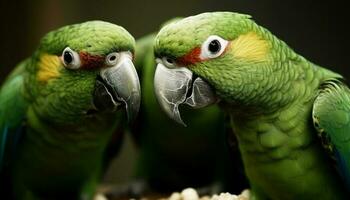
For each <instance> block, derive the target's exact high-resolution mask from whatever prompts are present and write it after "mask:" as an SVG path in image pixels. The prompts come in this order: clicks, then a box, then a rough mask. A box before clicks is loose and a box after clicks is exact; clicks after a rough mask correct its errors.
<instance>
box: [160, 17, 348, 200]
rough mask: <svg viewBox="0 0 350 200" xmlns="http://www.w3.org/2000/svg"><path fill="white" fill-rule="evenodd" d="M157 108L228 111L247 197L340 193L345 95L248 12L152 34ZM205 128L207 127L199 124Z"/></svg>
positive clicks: (175, 112)
mask: <svg viewBox="0 0 350 200" xmlns="http://www.w3.org/2000/svg"><path fill="white" fill-rule="evenodd" d="M154 51H155V56H156V59H157V63H158V65H157V69H156V72H155V78H154V84H155V88H156V90H155V91H156V95H157V98H158V101H159V102H160V105H161V106H162V108H163V110H164V111H165V112H166V113H167V114H168V116H170V117H171V118H172V119H174V120H176V121H178V122H180V123H183V121H182V119H181V117H180V113H179V109H178V107H179V105H188V106H190V107H194V108H201V107H205V106H208V105H210V104H213V103H217V104H219V105H220V107H221V108H222V109H223V110H225V111H226V112H227V113H229V115H230V119H231V127H232V129H233V133H234V134H235V135H236V136H237V140H238V145H239V149H240V153H241V155H242V159H243V163H244V168H245V172H246V175H247V177H248V179H249V182H250V185H251V199H348V198H349V196H348V195H349V194H348V191H349V182H350V181H349V180H350V178H349V177H350V176H349V172H350V140H349V138H350V91H349V89H348V88H347V86H345V84H344V83H343V78H342V76H341V75H339V74H337V73H334V72H332V71H330V70H327V69H325V68H322V67H320V66H317V65H315V64H313V63H311V62H310V61H308V60H306V59H305V58H304V57H302V56H300V55H298V54H297V53H295V52H294V51H293V50H292V49H291V48H290V47H289V46H288V45H287V44H285V43H284V42H283V41H281V40H279V39H278V38H277V37H275V36H274V35H273V34H272V33H270V32H269V31H268V30H266V29H265V28H263V27H261V26H259V25H257V24H256V23H255V22H254V21H253V20H251V17H250V16H248V15H243V14H239V13H232V12H212V13H203V14H199V15H196V16H192V17H188V18H185V19H183V20H180V21H178V22H176V23H172V24H169V25H167V26H165V27H163V28H162V29H161V30H160V32H159V33H158V35H157V36H156V39H155V43H154ZM202 126H206V127H207V128H210V127H209V125H208V124H202Z"/></svg>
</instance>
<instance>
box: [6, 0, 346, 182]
mask: <svg viewBox="0 0 350 200" xmlns="http://www.w3.org/2000/svg"><path fill="white" fill-rule="evenodd" d="M206 11H235V12H241V13H246V14H250V15H252V16H253V18H254V19H255V21H256V22H257V23H259V24H260V25H263V26H265V27H266V28H268V29H269V30H270V31H271V32H273V33H274V34H275V35H277V36H278V37H279V38H281V39H283V40H284V41H285V42H287V43H288V44H289V45H290V46H291V47H292V48H293V49H295V50H296V51H297V52H298V53H300V54H301V55H303V56H305V57H306V58H308V59H309V60H311V61H313V62H314V63H317V64H319V65H321V66H325V67H327V68H330V69H332V70H334V71H336V72H339V73H341V74H343V75H344V76H345V77H346V78H350V69H349V67H350V66H349V64H348V60H349V56H348V54H349V50H350V48H349V46H348V45H349V32H348V31H347V30H348V26H349V24H350V23H349V19H350V17H349V15H348V13H349V11H348V7H347V6H346V5H345V3H342V2H340V1H312V0H304V1H298V0H294V1H293V0H289V1H287V0H286V1H280V0H279V1H277V0H275V1H272V0H271V1H270V0H202V1H200V0H177V1H174V0H173V1H166V0H154V1H142V0H139V1H137V0H120V1H116V0H99V1H93V0H74V1H73V0H62V1H59V0H31V1H29V0H11V1H4V0H1V1H0V20H1V23H0V52H1V53H0V61H1V62H0V83H1V82H2V81H3V80H4V78H5V76H6V75H7V74H8V73H9V72H10V70H11V69H12V68H13V67H14V66H15V65H16V63H18V62H19V61H20V60H22V59H24V58H26V57H27V56H30V55H31V53H32V52H33V51H34V50H35V49H36V47H37V45H38V42H39V40H40V38H41V37H42V36H43V35H44V34H45V33H46V32H48V31H50V30H53V29H56V28H58V27H61V26H63V25H67V24H72V23H78V22H83V21H87V20H96V19H99V20H106V21H109V22H112V23H116V24H119V25H121V26H123V27H125V28H126V29H127V30H128V31H129V32H130V33H131V34H132V35H134V37H135V38H139V37H142V36H143V35H146V34H148V33H151V32H153V31H156V30H157V29H158V27H159V26H160V24H162V23H163V22H164V21H166V20H168V19H170V18H172V17H175V16H189V15H194V14H198V13H201V12H206ZM136 158H137V151H136V150H135V148H134V147H133V144H132V142H131V141H130V139H127V140H126V142H125V143H124V144H123V148H122V153H121V154H120V155H119V157H118V159H116V160H115V161H114V162H113V165H112V166H111V169H110V171H109V172H108V173H107V175H106V179H105V181H106V182H108V183H116V182H118V183H121V182H125V181H128V180H129V179H130V177H131V175H132V171H133V164H134V163H135V159H136Z"/></svg>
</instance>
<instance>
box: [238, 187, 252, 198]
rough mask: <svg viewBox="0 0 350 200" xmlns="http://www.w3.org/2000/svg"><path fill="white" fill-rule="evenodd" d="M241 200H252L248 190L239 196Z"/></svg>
mask: <svg viewBox="0 0 350 200" xmlns="http://www.w3.org/2000/svg"><path fill="white" fill-rule="evenodd" d="M238 197H239V199H241V200H245V199H247V200H248V199H250V191H249V190H248V189H245V190H243V191H242V193H241V194H240V195H239V196H238Z"/></svg>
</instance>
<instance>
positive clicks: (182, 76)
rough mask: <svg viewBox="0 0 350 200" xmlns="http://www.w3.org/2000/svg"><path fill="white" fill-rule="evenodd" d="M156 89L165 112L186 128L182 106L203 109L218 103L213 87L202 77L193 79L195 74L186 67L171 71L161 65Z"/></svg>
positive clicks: (158, 68) (155, 85)
mask: <svg viewBox="0 0 350 200" xmlns="http://www.w3.org/2000/svg"><path fill="white" fill-rule="evenodd" d="M193 79H194V80H193ZM154 89H155V93H156V97H157V99H158V102H159V104H160V106H161V107H162V109H163V110H164V112H165V113H166V114H167V115H168V116H169V117H170V118H172V119H173V120H175V121H176V122H178V123H180V124H182V125H184V126H186V124H185V123H184V122H183V120H182V119H181V116H180V112H179V105H180V104H186V105H189V106H190V107H193V108H202V107H205V106H208V105H210V104H213V103H215V102H216V98H215V95H214V93H213V90H212V89H211V87H210V86H209V85H208V84H207V83H206V82H205V81H204V80H203V79H201V78H200V77H197V78H193V73H192V72H191V71H190V70H189V69H187V68H185V67H178V68H175V69H169V68H166V67H165V66H164V65H163V64H161V63H159V64H158V65H157V69H156V73H155V76H154Z"/></svg>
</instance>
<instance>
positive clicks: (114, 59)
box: [106, 52, 120, 66]
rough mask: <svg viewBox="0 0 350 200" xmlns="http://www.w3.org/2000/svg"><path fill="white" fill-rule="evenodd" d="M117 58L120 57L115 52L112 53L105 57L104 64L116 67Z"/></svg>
mask: <svg viewBox="0 0 350 200" xmlns="http://www.w3.org/2000/svg"><path fill="white" fill-rule="evenodd" d="M119 57H120V55H119V53H117V52H113V53H110V54H108V55H107V57H106V64H107V65H108V66H114V65H116V64H117V63H118V60H119Z"/></svg>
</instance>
